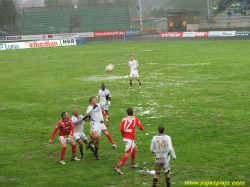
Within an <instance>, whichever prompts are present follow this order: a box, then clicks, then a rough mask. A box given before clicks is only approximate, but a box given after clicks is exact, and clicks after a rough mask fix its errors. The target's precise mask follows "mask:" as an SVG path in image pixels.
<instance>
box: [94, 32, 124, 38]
mask: <svg viewBox="0 0 250 187" xmlns="http://www.w3.org/2000/svg"><path fill="white" fill-rule="evenodd" d="M124 34H125V31H102V32H94V37H103V36H123V35H124Z"/></svg>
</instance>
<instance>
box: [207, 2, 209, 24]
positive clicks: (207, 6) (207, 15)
mask: <svg viewBox="0 0 250 187" xmlns="http://www.w3.org/2000/svg"><path fill="white" fill-rule="evenodd" d="M207 20H209V0H207Z"/></svg>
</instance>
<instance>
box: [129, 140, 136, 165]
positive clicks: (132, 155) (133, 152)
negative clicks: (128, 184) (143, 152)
mask: <svg viewBox="0 0 250 187" xmlns="http://www.w3.org/2000/svg"><path fill="white" fill-rule="evenodd" d="M136 153H137V146H136V145H135V144H134V148H133V149H132V153H131V165H130V167H132V168H136V167H137V165H135V157H136Z"/></svg>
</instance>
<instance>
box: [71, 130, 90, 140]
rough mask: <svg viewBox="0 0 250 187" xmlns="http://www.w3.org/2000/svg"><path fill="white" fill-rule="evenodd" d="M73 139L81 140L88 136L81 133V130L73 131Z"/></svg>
mask: <svg viewBox="0 0 250 187" xmlns="http://www.w3.org/2000/svg"><path fill="white" fill-rule="evenodd" d="M74 139H75V140H76V141H77V140H79V139H81V140H83V141H84V140H87V139H88V138H87V136H86V135H85V134H84V133H83V132H81V133H75V134H74Z"/></svg>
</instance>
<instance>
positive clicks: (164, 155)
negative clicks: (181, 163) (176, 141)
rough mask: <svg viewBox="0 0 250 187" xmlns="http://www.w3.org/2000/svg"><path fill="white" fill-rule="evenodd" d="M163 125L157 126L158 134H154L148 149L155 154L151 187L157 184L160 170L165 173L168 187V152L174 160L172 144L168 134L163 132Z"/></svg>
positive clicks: (168, 186)
mask: <svg viewBox="0 0 250 187" xmlns="http://www.w3.org/2000/svg"><path fill="white" fill-rule="evenodd" d="M164 129H165V128H164V126H162V125H161V126H159V127H158V132H159V135H157V136H154V137H153V139H152V142H151V146H150V151H151V152H152V153H154V154H155V176H154V179H153V187H156V186H157V184H158V178H159V175H160V172H161V170H162V169H163V172H164V173H165V177H166V184H167V187H170V175H169V171H170V167H171V165H170V153H169V152H171V154H172V156H173V159H174V162H175V161H176V155H175V152H174V148H173V146H172V141H171V138H170V136H168V135H165V134H164Z"/></svg>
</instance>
